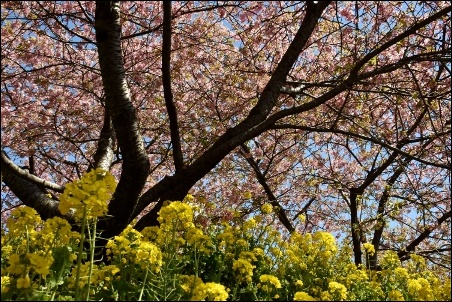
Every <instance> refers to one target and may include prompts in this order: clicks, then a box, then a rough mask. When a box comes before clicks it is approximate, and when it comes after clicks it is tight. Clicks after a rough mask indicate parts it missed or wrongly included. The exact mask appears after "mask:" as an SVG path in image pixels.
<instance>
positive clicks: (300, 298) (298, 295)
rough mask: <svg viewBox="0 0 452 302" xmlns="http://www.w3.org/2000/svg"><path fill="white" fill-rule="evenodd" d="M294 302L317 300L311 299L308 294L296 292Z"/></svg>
mask: <svg viewBox="0 0 452 302" xmlns="http://www.w3.org/2000/svg"><path fill="white" fill-rule="evenodd" d="M293 300H294V301H317V299H315V298H313V297H311V296H310V295H309V294H307V293H305V292H296V293H295V295H294V297H293Z"/></svg>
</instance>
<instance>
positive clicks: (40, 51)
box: [1, 1, 451, 270]
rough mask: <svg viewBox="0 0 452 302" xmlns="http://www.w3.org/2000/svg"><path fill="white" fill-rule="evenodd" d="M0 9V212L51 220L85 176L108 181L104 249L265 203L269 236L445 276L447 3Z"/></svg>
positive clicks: (9, 4)
mask: <svg viewBox="0 0 452 302" xmlns="http://www.w3.org/2000/svg"><path fill="white" fill-rule="evenodd" d="M1 14H2V29H1V30H2V32H1V34H2V48H1V77H2V87H1V91H2V95H1V100H2V105H1V106H2V107H1V108H2V109H1V110H2V111H1V117H2V121H1V127H2V154H1V175H2V184H3V186H2V217H6V216H7V215H8V213H9V210H10V209H12V208H13V207H15V206H17V205H20V204H25V205H28V206H31V207H33V208H35V209H36V210H37V211H38V212H39V213H40V214H41V216H42V217H43V218H44V219H45V218H48V217H52V216H55V215H60V214H59V211H58V195H59V194H60V193H61V192H63V190H64V185H65V183H67V182H69V181H72V180H74V179H76V178H78V177H80V175H81V174H83V173H84V172H86V171H89V170H91V169H93V168H102V169H105V170H109V171H111V172H112V173H113V174H114V175H115V176H116V177H117V180H118V186H117V189H116V191H115V193H114V195H113V198H112V200H111V201H110V203H109V208H108V213H109V215H110V216H109V219H107V220H105V221H102V222H101V225H100V226H99V228H100V229H101V230H103V233H102V236H103V237H105V238H108V237H111V236H113V235H117V234H119V233H120V232H121V231H122V230H123V229H124V228H125V226H127V225H128V224H129V223H131V222H132V221H133V220H134V219H138V221H137V223H136V225H135V227H136V228H137V229H139V230H140V229H143V228H144V227H145V226H149V225H156V224H158V221H157V213H158V210H159V209H160V208H161V207H162V205H163V202H164V201H166V200H172V201H174V200H182V199H183V198H184V197H185V196H186V195H187V194H188V193H190V194H192V195H193V196H195V198H196V200H197V201H198V202H201V203H204V204H205V205H206V207H205V209H206V211H207V210H208V213H207V214H206V215H207V217H208V219H205V220H204V221H201V223H204V224H208V223H212V222H215V221H218V220H229V219H231V218H232V217H233V216H234V215H235V216H237V215H252V214H253V213H255V212H256V211H259V207H260V206H262V205H263V204H264V203H271V204H272V205H273V206H275V207H277V209H279V211H277V218H278V221H277V222H276V227H279V228H280V229H281V231H282V232H292V231H294V230H297V231H299V232H312V231H316V230H326V231H329V232H332V233H333V234H336V235H337V237H338V238H342V240H343V241H344V242H350V243H351V245H352V246H353V255H354V259H355V262H356V263H357V264H360V263H362V262H363V251H362V245H361V244H362V243H364V242H369V243H372V244H373V245H374V246H375V248H376V250H377V251H382V250H387V249H391V250H396V251H398V252H399V256H400V259H401V260H404V259H407V258H408V257H409V255H410V253H412V252H414V251H415V252H416V253H420V254H422V255H423V256H425V257H428V259H429V260H430V261H431V263H432V264H437V265H439V266H443V267H446V268H447V269H449V270H450V251H451V247H450V239H451V238H450V237H451V236H450V232H451V230H450V216H451V209H450V199H451V196H450V195H451V194H450V191H451V190H450V185H451V175H450V171H451V160H450V158H451V127H450V119H451V114H450V111H451V109H450V92H451V91H450V87H451V83H450V76H451V64H450V59H451V58H450V52H451V41H450V37H451V36H450V33H451V23H450V17H451V6H450V4H449V2H447V1H406V2H405V1H343V2H341V1H339V2H330V1H278V2H277V1H270V2H254V1H225V2H223V1H209V2H204V1H199V2H192V1H181V2H170V1H162V2H154V1H136V2H126V1H120V2H119V1H118V2H113V1H111V2H110V1H99V2H94V1H59V2H54V1H37V2H31V1H23V2H22V1H2V3H1ZM66 218H68V219H69V220H71V219H72V217H71V216H70V214H69V215H68V216H66ZM377 256H378V253H376V254H375V255H374V256H373V257H372V259H371V261H370V266H372V267H373V268H376V267H377V265H378V258H377Z"/></svg>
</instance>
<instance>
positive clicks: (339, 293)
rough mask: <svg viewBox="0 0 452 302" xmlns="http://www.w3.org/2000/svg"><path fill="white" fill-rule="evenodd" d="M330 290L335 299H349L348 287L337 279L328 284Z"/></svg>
mask: <svg viewBox="0 0 452 302" xmlns="http://www.w3.org/2000/svg"><path fill="white" fill-rule="evenodd" d="M328 289H329V292H330V293H331V295H332V296H333V297H334V299H335V300H339V301H345V300H347V288H346V287H345V286H344V285H342V284H340V283H338V282H335V281H332V282H330V283H329V285H328Z"/></svg>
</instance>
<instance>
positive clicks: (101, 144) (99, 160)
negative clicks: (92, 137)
mask: <svg viewBox="0 0 452 302" xmlns="http://www.w3.org/2000/svg"><path fill="white" fill-rule="evenodd" d="M114 144H115V131H114V129H113V124H112V122H111V119H110V115H109V114H108V110H107V109H106V108H105V112H104V124H103V126H102V130H101V131H100V137H99V141H98V143H97V150H96V153H95V154H94V155H93V159H94V168H101V169H103V170H105V171H109V170H110V167H111V165H112V163H113V159H114V152H113V150H114V148H115V146H114Z"/></svg>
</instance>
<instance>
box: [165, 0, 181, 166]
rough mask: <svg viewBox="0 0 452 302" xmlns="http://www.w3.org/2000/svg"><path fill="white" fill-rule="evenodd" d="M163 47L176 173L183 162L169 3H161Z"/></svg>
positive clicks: (166, 101) (167, 101)
mask: <svg viewBox="0 0 452 302" xmlns="http://www.w3.org/2000/svg"><path fill="white" fill-rule="evenodd" d="M162 40H163V42H162V43H163V45H162V81H163V95H164V97H165V105H166V110H167V111H168V117H169V124H170V131H171V144H172V145H173V159H174V166H175V168H176V173H177V172H178V171H180V169H182V167H183V165H184V160H183V156H182V149H181V144H180V135H179V123H178V121H177V110H176V106H175V104H174V101H173V92H172V91H171V1H163V37H162Z"/></svg>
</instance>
